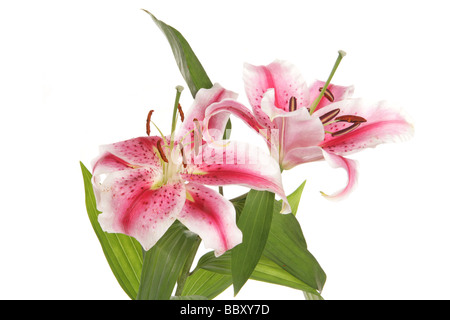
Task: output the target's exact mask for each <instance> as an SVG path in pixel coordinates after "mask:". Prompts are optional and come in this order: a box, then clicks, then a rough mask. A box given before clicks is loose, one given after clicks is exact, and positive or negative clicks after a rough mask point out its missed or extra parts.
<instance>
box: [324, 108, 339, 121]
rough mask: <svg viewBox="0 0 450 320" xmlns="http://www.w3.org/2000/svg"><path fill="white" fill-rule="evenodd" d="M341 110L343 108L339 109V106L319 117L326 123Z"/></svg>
mask: <svg viewBox="0 0 450 320" xmlns="http://www.w3.org/2000/svg"><path fill="white" fill-rule="evenodd" d="M340 111H341V109H339V108H338V109H334V110H331V111H329V112H327V113H325V114H323V115H321V116H320V117H319V119H320V121H322V123H324V124H325V123H327V122H329V121H331V120H332V119H333V118H334V117H336V115H337V114H338V113H339V112H340Z"/></svg>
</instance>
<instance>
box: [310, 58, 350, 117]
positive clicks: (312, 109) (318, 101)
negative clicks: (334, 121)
mask: <svg viewBox="0 0 450 320" xmlns="http://www.w3.org/2000/svg"><path fill="white" fill-rule="evenodd" d="M338 53H339V55H338V57H337V59H336V62H335V63H334V66H333V69H332V70H331V73H330V75H329V76H328V79H327V81H326V82H325V85H324V86H323V88H322V90H321V91H320V94H319V96H318V97H317V98H316V100H314V102H313V104H312V105H311V108H310V109H309V113H310V114H313V112H314V111H315V110H316V108H317V105H318V104H319V103H320V100H322V97H323V96H324V95H325V92H326V90H327V87H328V85H329V84H330V82H331V79H332V78H333V76H334V73H335V72H336V70H337V68H338V66H339V64H340V63H341V60H342V58H343V57H344V56H345V55H346V53H345V51H342V50H339V51H338ZM333 99H334V97H333Z"/></svg>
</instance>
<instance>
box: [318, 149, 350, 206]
mask: <svg viewBox="0 0 450 320" xmlns="http://www.w3.org/2000/svg"><path fill="white" fill-rule="evenodd" d="M323 157H324V158H325V160H326V161H327V162H328V164H329V165H330V166H331V167H332V168H343V169H344V170H345V171H347V176H348V181H347V185H346V186H345V188H343V189H342V190H340V191H338V192H336V193H334V194H332V195H327V194H326V193H324V192H322V191H321V193H322V195H323V196H324V197H325V198H327V199H330V200H341V199H343V198H345V197H346V196H348V194H349V193H350V192H351V191H352V190H353V188H354V187H355V186H356V183H357V180H358V170H357V169H358V168H357V167H358V162H357V161H355V160H351V159H346V158H344V157H341V156H338V155H336V154H333V153H330V152H326V151H323Z"/></svg>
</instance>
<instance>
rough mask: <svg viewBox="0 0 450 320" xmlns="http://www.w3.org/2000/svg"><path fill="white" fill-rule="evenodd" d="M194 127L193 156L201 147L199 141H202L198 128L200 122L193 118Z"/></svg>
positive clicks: (199, 128) (200, 130)
mask: <svg viewBox="0 0 450 320" xmlns="http://www.w3.org/2000/svg"><path fill="white" fill-rule="evenodd" d="M193 121H194V125H195V129H194V152H195V155H198V152H199V148H200V145H201V141H202V139H203V135H202V128H201V126H200V122H199V121H198V119H197V118H194V120H193Z"/></svg>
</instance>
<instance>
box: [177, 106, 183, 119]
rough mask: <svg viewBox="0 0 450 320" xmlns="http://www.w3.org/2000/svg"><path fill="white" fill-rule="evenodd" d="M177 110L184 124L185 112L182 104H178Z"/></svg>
mask: <svg viewBox="0 0 450 320" xmlns="http://www.w3.org/2000/svg"><path fill="white" fill-rule="evenodd" d="M177 108H178V113H179V114H180V119H181V122H184V112H183V109H181V104H178V106H177Z"/></svg>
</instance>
